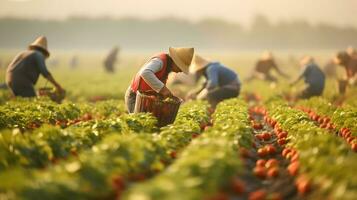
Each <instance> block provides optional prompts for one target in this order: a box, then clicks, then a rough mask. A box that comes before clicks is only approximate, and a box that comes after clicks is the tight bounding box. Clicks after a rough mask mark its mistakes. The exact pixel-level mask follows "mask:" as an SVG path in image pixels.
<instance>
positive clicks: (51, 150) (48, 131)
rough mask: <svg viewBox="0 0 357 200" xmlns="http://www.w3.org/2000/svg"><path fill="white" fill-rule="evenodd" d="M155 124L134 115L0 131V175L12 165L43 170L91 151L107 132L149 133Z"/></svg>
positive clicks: (145, 118) (148, 119)
mask: <svg viewBox="0 0 357 200" xmlns="http://www.w3.org/2000/svg"><path fill="white" fill-rule="evenodd" d="M156 123H157V121H156V119H155V118H154V117H152V116H151V115H147V114H136V115H133V116H130V115H122V116H120V117H117V118H109V119H105V120H92V121H88V122H82V123H79V124H77V125H74V126H71V127H69V128H67V129H60V128H58V127H55V126H50V125H46V126H43V127H41V128H39V129H35V130H34V131H32V132H25V133H21V132H20V131H19V130H18V129H13V130H6V131H5V130H3V131H2V133H1V134H0V171H1V170H2V169H6V168H9V167H13V166H15V165H20V166H22V167H28V168H43V167H45V166H47V165H48V164H49V163H50V162H51V161H52V162H55V161H56V160H57V159H63V158H67V157H68V156H69V155H70V154H77V152H78V151H79V150H81V149H85V148H89V147H91V146H92V145H94V144H95V143H97V142H98V141H100V140H101V139H102V138H103V137H104V136H105V134H106V133H108V132H112V131H116V132H124V131H126V130H133V131H136V132H140V131H145V132H149V131H153V130H154V129H153V127H154V126H155V125H156Z"/></svg>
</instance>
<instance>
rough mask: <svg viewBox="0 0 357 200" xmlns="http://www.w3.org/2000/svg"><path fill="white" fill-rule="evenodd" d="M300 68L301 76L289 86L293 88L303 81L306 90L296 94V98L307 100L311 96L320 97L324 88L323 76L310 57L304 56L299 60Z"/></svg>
mask: <svg viewBox="0 0 357 200" xmlns="http://www.w3.org/2000/svg"><path fill="white" fill-rule="evenodd" d="M301 67H302V72H301V74H300V75H299V77H298V78H297V79H296V80H295V81H293V82H292V83H291V84H290V85H291V86H293V85H295V84H296V83H298V82H299V81H300V80H301V79H304V81H305V84H306V88H305V89H304V90H303V91H301V92H300V94H298V96H297V98H300V99H308V98H310V97H313V96H321V95H322V93H323V91H324V87H325V74H324V73H323V72H322V70H321V69H320V68H319V67H318V65H317V64H316V63H315V61H314V59H313V58H312V57H311V56H305V57H304V58H303V59H302V60H301Z"/></svg>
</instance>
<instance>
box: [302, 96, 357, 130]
mask: <svg viewBox="0 0 357 200" xmlns="http://www.w3.org/2000/svg"><path fill="white" fill-rule="evenodd" d="M298 107H300V108H303V109H304V108H305V111H309V112H310V113H311V115H312V117H313V118H314V120H315V121H319V122H322V120H328V121H329V122H331V123H332V124H333V125H334V126H336V129H337V130H338V131H339V132H340V133H342V132H346V131H348V132H350V133H351V134H352V135H353V136H355V137H357V123H356V122H357V109H356V108H355V107H351V106H346V107H335V106H333V105H332V104H331V103H329V102H328V101H327V100H325V99H323V98H312V99H309V100H304V101H300V102H298ZM321 124H322V123H321Z"/></svg>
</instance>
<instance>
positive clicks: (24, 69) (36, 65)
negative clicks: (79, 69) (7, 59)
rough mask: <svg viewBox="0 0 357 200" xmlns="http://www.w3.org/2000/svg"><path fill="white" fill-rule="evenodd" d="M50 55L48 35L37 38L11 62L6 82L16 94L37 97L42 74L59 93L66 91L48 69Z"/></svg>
mask: <svg viewBox="0 0 357 200" xmlns="http://www.w3.org/2000/svg"><path fill="white" fill-rule="evenodd" d="M49 56H50V53H49V51H48V48H47V39H46V37H43V36H41V37H39V38H37V39H36V40H35V41H34V42H33V43H32V44H30V46H29V48H28V50H27V51H24V52H21V53H20V54H18V55H17V56H16V57H15V58H14V59H13V60H12V61H11V63H10V64H9V66H8V68H7V72H6V84H7V85H8V87H9V88H10V90H11V92H12V93H13V95H14V96H20V97H35V96H36V91H35V88H34V85H35V84H36V82H37V80H38V78H39V76H40V74H42V76H44V77H45V78H46V79H47V80H48V81H50V82H51V83H52V84H53V85H54V86H55V87H56V89H57V91H58V92H59V93H62V94H63V93H64V92H65V91H64V90H63V89H62V87H61V86H60V85H59V84H58V83H57V82H56V81H55V79H54V78H53V77H52V75H51V73H50V72H49V71H48V70H47V67H46V64H45V59H46V58H48V57H49Z"/></svg>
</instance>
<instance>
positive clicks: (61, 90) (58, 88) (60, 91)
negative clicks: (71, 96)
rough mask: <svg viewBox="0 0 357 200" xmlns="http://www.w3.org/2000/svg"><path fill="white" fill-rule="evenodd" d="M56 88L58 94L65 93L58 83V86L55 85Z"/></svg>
mask: <svg viewBox="0 0 357 200" xmlns="http://www.w3.org/2000/svg"><path fill="white" fill-rule="evenodd" d="M56 90H57V92H58V93H60V94H65V93H66V91H65V90H64V89H63V88H62V87H61V86H60V85H58V86H57V87H56Z"/></svg>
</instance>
